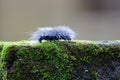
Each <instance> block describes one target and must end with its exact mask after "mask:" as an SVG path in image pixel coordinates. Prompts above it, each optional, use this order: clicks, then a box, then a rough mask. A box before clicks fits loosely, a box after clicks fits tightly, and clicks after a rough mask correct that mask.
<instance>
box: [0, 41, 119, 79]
mask: <svg viewBox="0 0 120 80" xmlns="http://www.w3.org/2000/svg"><path fill="white" fill-rule="evenodd" d="M99 42H100V41H82V40H81V41H80V40H79V41H77V40H76V41H55V42H49V41H48V42H47V41H44V42H43V43H35V42H34V41H33V42H32V41H20V42H2V43H0V45H1V44H2V47H1V48H0V49H1V56H0V75H1V78H2V79H3V80H22V79H23V80H24V79H25V80H71V79H72V80H74V79H75V78H78V77H79V79H81V78H82V77H83V75H84V74H88V75H89V76H88V78H85V79H86V80H89V79H91V80H98V72H97V70H96V67H99V66H102V67H103V68H104V69H106V68H108V67H109V68H111V69H114V67H115V66H114V63H113V60H114V59H119V58H120V45H119V44H114V42H116V41H110V45H106V44H105V45H100V44H99ZM117 42H120V41H117ZM33 43H34V44H33ZM101 43H102V42H101ZM111 43H113V44H111Z"/></svg>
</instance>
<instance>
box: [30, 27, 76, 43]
mask: <svg viewBox="0 0 120 80" xmlns="http://www.w3.org/2000/svg"><path fill="white" fill-rule="evenodd" d="M74 37H75V33H74V31H73V30H71V29H70V28H69V27H67V26H56V27H43V28H38V29H37V31H35V32H34V33H33V34H32V37H31V38H30V39H31V40H38V41H39V42H42V40H48V41H55V40H61V39H62V40H72V39H73V38H74Z"/></svg>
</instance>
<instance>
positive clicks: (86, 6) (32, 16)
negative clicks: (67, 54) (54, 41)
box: [0, 0, 120, 41]
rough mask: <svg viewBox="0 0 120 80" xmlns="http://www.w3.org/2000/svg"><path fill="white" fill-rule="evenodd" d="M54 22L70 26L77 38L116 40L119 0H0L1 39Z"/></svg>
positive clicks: (23, 34)
mask: <svg viewBox="0 0 120 80" xmlns="http://www.w3.org/2000/svg"><path fill="white" fill-rule="evenodd" d="M57 25H66V26H70V27H71V28H72V29H73V30H74V31H75V32H76V33H77V37H76V39H80V40H116V39H120V0H0V40H1V41H19V40H27V39H28V38H29V37H30V34H28V33H31V32H33V31H35V30H36V28H37V27H46V26H57Z"/></svg>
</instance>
